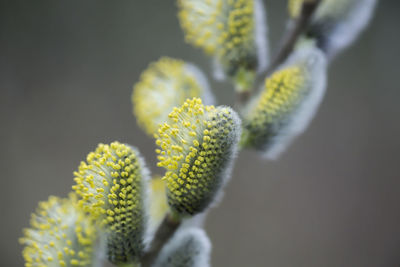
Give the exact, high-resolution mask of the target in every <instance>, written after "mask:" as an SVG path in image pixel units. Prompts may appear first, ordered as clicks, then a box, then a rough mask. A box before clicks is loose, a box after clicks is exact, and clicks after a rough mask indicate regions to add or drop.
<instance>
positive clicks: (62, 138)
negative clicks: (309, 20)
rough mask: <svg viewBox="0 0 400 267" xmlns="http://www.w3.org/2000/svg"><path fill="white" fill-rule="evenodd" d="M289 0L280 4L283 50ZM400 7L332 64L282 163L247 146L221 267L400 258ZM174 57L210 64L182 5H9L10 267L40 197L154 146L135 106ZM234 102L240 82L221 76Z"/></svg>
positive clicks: (226, 223) (276, 12)
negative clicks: (104, 155)
mask: <svg viewBox="0 0 400 267" xmlns="http://www.w3.org/2000/svg"><path fill="white" fill-rule="evenodd" d="M285 2H286V1H277V0H276V1H273V0H266V1H265V3H266V5H267V6H268V9H269V12H268V13H269V18H268V21H269V25H270V40H271V45H272V47H273V48H276V44H277V43H278V41H279V39H280V36H281V35H282V32H283V29H284V26H285V20H286V10H285ZM399 10H400V2H398V1H391V0H385V1H381V2H380V3H379V6H378V9H377V12H376V14H375V17H374V19H373V22H372V23H371V25H370V27H369V28H368V30H367V31H366V32H365V33H364V34H363V35H362V36H361V38H360V39H359V40H358V41H357V42H356V43H355V45H353V46H352V47H351V48H350V49H348V50H346V51H345V52H344V53H342V54H341V55H340V56H339V57H338V58H337V59H336V60H335V61H334V62H333V64H332V65H331V67H330V71H329V85H328V90H327V94H326V96H325V99H324V101H323V103H322V105H321V108H320V110H319V112H318V114H317V116H316V118H315V119H314V121H313V122H312V124H311V126H310V127H309V129H308V130H307V132H306V133H305V134H304V135H302V136H301V137H300V138H298V139H297V140H296V141H295V142H294V143H293V145H292V146H291V147H290V148H289V149H288V151H287V152H286V153H285V154H284V155H283V157H282V158H281V159H280V160H278V161H275V162H268V161H264V160H262V159H260V158H259V157H258V155H257V154H256V153H255V152H253V151H244V152H243V153H241V154H240V156H239V158H238V159H237V164H236V166H235V169H234V175H233V178H232V180H231V183H230V184H229V186H228V188H227V189H226V194H225V198H224V199H223V201H222V203H221V204H220V206H219V207H218V208H217V209H214V210H213V211H212V212H211V213H210V215H209V217H208V219H207V222H206V229H207V231H208V234H209V236H210V237H211V240H212V243H213V247H214V248H213V253H212V263H213V266H275V267H290V266H305V267H306V266H307V267H319V266H328V267H329V266H348V267H355V266H363V267H365V266H385V267H386V266H400V208H399V203H400V175H399V164H400V163H399V159H400V158H399V149H400V140H399V137H400V123H399V122H400V120H399V115H400V104H399V98H400V92H399V89H400V88H399V82H398V81H399V77H400V68H399V59H400V57H399V54H400V53H399V51H398V50H399V47H400V35H399V26H400V17H399V13H398V11H399ZM162 55H168V56H172V57H177V58H182V59H185V60H188V61H191V62H195V63H196V64H197V65H199V66H200V67H202V68H203V69H204V70H205V72H206V73H207V74H208V75H210V62H209V60H208V59H207V58H206V57H204V56H203V54H202V53H201V51H199V50H196V49H194V48H192V47H190V46H189V45H187V44H185V43H184V41H183V34H182V32H181V30H180V27H179V24H178V20H177V17H176V6H175V3H174V1H160V0H134V1H127V0H119V1H105V0H102V1H101V0H97V1H94V0H85V1H76V0H75V1H54V0H47V1H46V0H41V1H20V0H13V1H1V2H0V145H1V149H0V175H1V179H0V189H1V193H0V203H1V205H0V209H1V210H0V211H1V212H0V223H1V227H0V231H1V232H0V266H7V267H11V266H22V264H23V261H22V256H21V246H20V245H19V244H18V237H20V236H21V229H22V228H23V227H27V226H28V221H29V217H30V213H31V212H32V211H33V210H34V209H35V207H36V205H37V202H38V201H40V200H45V199H47V197H48V195H50V194H55V195H60V196H65V195H66V194H67V192H68V191H70V188H71V185H72V183H73V181H72V172H73V171H74V170H75V169H76V168H77V166H78V164H79V162H80V161H81V160H82V159H84V158H85V156H86V154H87V153H88V152H89V151H91V150H93V149H94V148H95V146H96V145H97V143H99V142H111V141H113V140H119V141H122V142H127V143H131V144H134V145H136V146H137V147H138V148H139V149H140V150H141V151H142V153H143V154H144V155H145V157H146V159H147V162H148V165H150V166H151V167H152V171H153V172H154V173H157V172H158V173H161V170H160V169H157V168H155V167H154V166H155V162H156V161H155V155H154V153H153V151H154V144H153V143H154V141H153V140H151V139H149V138H148V137H147V136H145V134H144V133H143V132H142V131H141V130H140V129H139V128H138V127H137V125H136V123H135V119H134V117H133V116H132V112H131V108H132V107H131V102H130V96H131V90H132V85H133V83H135V82H136V81H138V77H139V75H140V73H141V71H142V70H143V69H144V68H146V66H147V65H148V63H149V62H151V61H154V60H157V59H158V58H159V57H160V56H162ZM212 87H213V88H214V90H215V92H216V95H217V97H218V99H219V101H220V103H224V104H230V105H231V104H232V103H233V100H234V96H233V94H232V90H231V88H230V86H229V84H225V83H218V82H215V81H212Z"/></svg>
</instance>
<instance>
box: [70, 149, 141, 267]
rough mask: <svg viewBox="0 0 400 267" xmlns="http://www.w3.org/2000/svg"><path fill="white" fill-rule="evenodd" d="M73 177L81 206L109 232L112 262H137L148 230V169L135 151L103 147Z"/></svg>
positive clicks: (108, 244) (109, 250)
mask: <svg viewBox="0 0 400 267" xmlns="http://www.w3.org/2000/svg"><path fill="white" fill-rule="evenodd" d="M74 175H75V181H76V185H74V186H73V189H74V190H75V192H76V193H77V194H78V195H79V196H80V197H81V200H80V201H79V204H80V205H81V206H82V208H84V209H85V211H87V212H89V213H90V214H91V216H92V217H93V218H95V219H96V220H98V221H99V222H100V224H101V226H102V228H103V229H104V230H105V231H106V237H107V253H108V258H109V260H110V261H111V262H114V263H120V262H131V261H135V260H137V258H138V257H139V256H140V255H141V253H142V251H143V248H144V244H143V240H144V235H145V231H146V229H145V228H146V226H145V224H146V212H147V211H146V208H147V207H146V205H145V195H146V194H147V192H146V184H145V183H146V181H147V170H146V167H145V166H144V163H143V161H142V160H141V158H140V155H139V154H138V152H137V151H136V149H134V148H132V147H130V146H128V145H125V144H121V143H119V142H113V143H111V144H110V145H105V144H100V145H98V147H97V148H96V150H95V151H94V152H91V153H89V154H88V156H87V158H86V162H83V161H82V162H81V164H80V166H79V170H78V171H77V172H75V173H74Z"/></svg>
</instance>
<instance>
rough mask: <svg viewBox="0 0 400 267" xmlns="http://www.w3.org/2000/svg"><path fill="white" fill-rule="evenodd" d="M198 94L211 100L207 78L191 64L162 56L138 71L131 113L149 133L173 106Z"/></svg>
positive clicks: (212, 99) (153, 131)
mask: <svg viewBox="0 0 400 267" xmlns="http://www.w3.org/2000/svg"><path fill="white" fill-rule="evenodd" d="M193 97H199V98H201V99H202V100H203V101H204V102H205V103H207V104H213V102H214V97H213V95H212V93H211V91H210V88H209V85H208V82H207V78H206V77H205V75H204V74H203V73H202V72H201V71H200V70H199V69H198V68H197V67H196V66H194V65H192V64H190V63H186V62H184V61H182V60H178V59H173V58H169V57H162V58H161V59H159V60H158V61H156V62H153V63H151V64H150V66H149V67H148V68H147V69H146V70H145V71H144V72H143V73H142V74H141V76H140V81H139V82H138V83H136V84H135V85H134V88H133V93H132V104H133V113H134V115H135V116H136V119H137V122H138V124H139V126H140V127H142V128H143V129H144V130H145V131H146V133H147V134H149V135H153V134H154V133H155V132H156V131H157V128H158V125H159V124H160V123H164V122H165V121H166V119H167V118H168V114H169V113H170V112H171V111H172V108H173V107H176V106H180V105H182V104H183V102H185V100H186V99H187V98H193Z"/></svg>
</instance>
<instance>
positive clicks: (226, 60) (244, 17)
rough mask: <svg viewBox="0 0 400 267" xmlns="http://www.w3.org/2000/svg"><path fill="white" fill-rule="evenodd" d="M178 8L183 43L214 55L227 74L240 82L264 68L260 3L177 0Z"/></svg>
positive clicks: (258, 0) (263, 24)
mask: <svg viewBox="0 0 400 267" xmlns="http://www.w3.org/2000/svg"><path fill="white" fill-rule="evenodd" d="M178 7H179V14H178V17H179V20H180V24H181V27H182V29H183V31H184V33H185V39H186V41H187V42H189V43H190V44H192V45H194V46H196V47H199V48H202V49H203V50H204V52H205V53H207V54H209V55H211V56H213V57H214V58H215V59H216V62H217V64H218V65H220V66H221V67H222V69H223V71H224V73H225V74H226V75H228V76H231V77H234V78H235V79H236V81H237V82H241V81H240V80H243V79H245V80H246V79H247V80H251V79H253V78H254V74H255V72H257V71H259V70H262V69H263V68H265V67H266V61H267V57H268V55H267V50H268V49H267V41H266V29H265V28H264V27H266V23H265V14H264V7H263V6H262V1H260V0H208V1H196V0H178ZM238 80H239V81H238ZM242 82H243V81H242ZM244 82H246V81H244ZM247 82H250V81H247Z"/></svg>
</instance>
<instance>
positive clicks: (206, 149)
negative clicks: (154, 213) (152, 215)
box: [155, 98, 240, 215]
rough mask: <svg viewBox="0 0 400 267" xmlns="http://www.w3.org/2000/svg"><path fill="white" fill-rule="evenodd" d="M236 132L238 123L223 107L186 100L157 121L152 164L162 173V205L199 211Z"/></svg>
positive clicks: (214, 188) (216, 183) (215, 186)
mask: <svg viewBox="0 0 400 267" xmlns="http://www.w3.org/2000/svg"><path fill="white" fill-rule="evenodd" d="M239 135H240V121H239V119H238V118H237V115H236V113H235V112H234V111H233V110H232V109H230V108H228V107H214V106H204V105H203V104H202V102H201V100H200V99H198V98H194V99H188V100H187V101H186V102H185V103H184V104H183V105H182V106H181V107H178V108H174V109H173V111H172V112H171V113H170V114H169V120H168V121H167V122H166V123H164V124H163V125H160V128H159V130H158V133H157V134H156V135H155V137H156V138H157V140H156V144H157V145H158V146H159V148H160V149H157V150H156V152H157V154H158V160H159V162H158V166H160V167H163V168H165V169H166V170H167V171H166V173H165V176H164V177H163V179H164V180H165V181H166V184H167V196H168V203H169V205H170V207H171V209H172V210H173V211H175V212H177V213H178V214H181V215H187V214H188V215H193V214H196V213H198V212H201V211H203V210H204V209H205V208H207V207H208V206H209V205H210V203H211V202H212V201H213V199H214V197H215V195H216V193H217V192H218V190H219V189H220V188H221V186H222V185H223V183H224V179H225V177H224V174H225V171H226V169H227V168H228V167H229V164H230V162H231V161H232V158H233V153H234V151H235V148H236V143H237V138H238V136H239Z"/></svg>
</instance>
